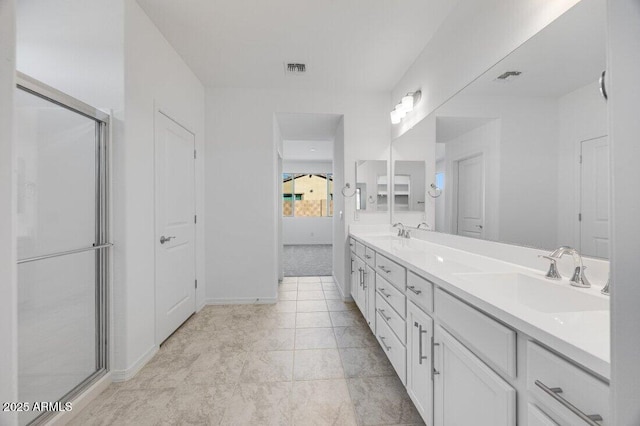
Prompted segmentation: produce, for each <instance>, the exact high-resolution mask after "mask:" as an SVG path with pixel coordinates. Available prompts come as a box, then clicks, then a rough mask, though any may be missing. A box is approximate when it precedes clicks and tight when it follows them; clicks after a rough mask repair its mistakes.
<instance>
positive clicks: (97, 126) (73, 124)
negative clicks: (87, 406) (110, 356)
mask: <svg viewBox="0 0 640 426" xmlns="http://www.w3.org/2000/svg"><path fill="white" fill-rule="evenodd" d="M15 117H16V123H15V124H16V126H15V127H16V140H17V147H16V148H17V153H18V156H17V157H18V159H17V169H18V200H17V201H18V202H17V206H18V212H17V213H18V215H17V217H18V223H17V228H18V242H17V245H18V360H19V364H18V368H19V375H18V394H19V399H20V401H22V402H28V403H30V404H33V403H35V402H49V403H53V402H57V401H62V402H66V401H69V400H70V399H71V398H73V396H74V395H75V394H77V393H78V392H80V391H81V390H82V389H83V388H84V387H86V386H88V385H90V384H91V383H92V382H93V381H94V380H96V379H97V378H99V377H100V376H102V375H103V374H104V373H105V372H106V368H107V356H106V355H107V352H106V340H105V338H106V324H107V322H106V278H107V277H106V271H107V268H106V265H107V255H108V250H107V248H108V247H109V244H108V243H107V241H108V239H107V238H106V237H107V214H106V213H107V202H106V201H107V156H106V148H107V145H106V137H105V136H106V128H107V127H106V126H107V116H106V115H104V114H102V113H100V112H99V111H96V110H94V109H91V108H90V107H88V106H86V105H84V104H81V103H80V102H78V101H76V100H74V99H72V98H70V97H68V96H66V95H64V94H61V93H59V92H57V91H55V90H53V89H50V88H48V87H46V86H44V85H42V84H40V83H37V82H35V81H33V80H31V79H29V78H28V77H25V76H21V78H20V79H19V84H18V89H17V92H16V109H15ZM52 414H55V413H52V412H38V411H31V412H25V413H22V414H21V417H20V424H29V423H37V422H39V421H42V420H44V419H45V418H46V417H48V416H50V415H52Z"/></svg>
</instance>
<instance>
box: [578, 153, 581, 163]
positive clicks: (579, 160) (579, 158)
mask: <svg viewBox="0 0 640 426" xmlns="http://www.w3.org/2000/svg"><path fill="white" fill-rule="evenodd" d="M578 162H579V163H580V164H582V155H580V156H579V157H578Z"/></svg>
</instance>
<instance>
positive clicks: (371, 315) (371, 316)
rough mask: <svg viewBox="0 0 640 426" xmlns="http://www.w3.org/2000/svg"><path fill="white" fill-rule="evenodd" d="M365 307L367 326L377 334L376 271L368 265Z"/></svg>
mask: <svg viewBox="0 0 640 426" xmlns="http://www.w3.org/2000/svg"><path fill="white" fill-rule="evenodd" d="M364 293H365V299H366V301H365V305H366V307H367V308H366V314H365V319H366V320H367V324H369V328H371V331H373V332H374V333H375V332H376V271H375V269H373V266H369V264H367V265H366V274H365V286H364Z"/></svg>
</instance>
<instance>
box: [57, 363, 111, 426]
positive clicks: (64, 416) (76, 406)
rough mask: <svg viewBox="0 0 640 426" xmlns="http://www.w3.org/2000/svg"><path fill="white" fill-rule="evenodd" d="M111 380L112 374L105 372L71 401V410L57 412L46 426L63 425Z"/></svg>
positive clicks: (104, 388) (102, 390) (74, 416)
mask: <svg viewBox="0 0 640 426" xmlns="http://www.w3.org/2000/svg"><path fill="white" fill-rule="evenodd" d="M112 381H113V378H112V374H111V373H107V374H105V375H104V376H103V377H101V378H100V379H99V380H98V381H97V382H95V383H94V384H93V385H91V387H90V388H89V389H87V390H86V391H84V392H83V393H82V394H81V395H78V396H77V397H76V398H75V399H74V400H73V401H72V402H73V410H71V411H65V412H62V413H59V414H57V415H56V416H55V417H53V418H51V420H49V421H48V422H47V423H45V425H46V426H64V425H66V424H68V423H69V422H70V421H71V420H73V419H74V418H76V417H77V416H78V415H79V414H80V413H81V412H82V410H83V409H85V408H86V407H87V405H89V404H90V403H91V402H92V401H93V400H94V399H96V398H97V397H98V396H99V395H100V394H101V393H102V392H104V391H105V390H106V389H107V388H108V387H109V385H111V383H112Z"/></svg>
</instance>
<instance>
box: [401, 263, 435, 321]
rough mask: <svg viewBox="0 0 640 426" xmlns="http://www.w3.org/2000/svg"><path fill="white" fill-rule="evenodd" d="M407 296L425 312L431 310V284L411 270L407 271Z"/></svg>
mask: <svg viewBox="0 0 640 426" xmlns="http://www.w3.org/2000/svg"><path fill="white" fill-rule="evenodd" d="M407 297H408V298H409V300H412V301H413V302H414V303H415V304H416V305H418V306H419V307H421V308H422V309H424V310H426V311H427V312H433V284H432V283H430V282H429V281H427V280H425V279H424V278H422V277H420V276H418V275H416V274H414V273H413V272H411V271H407Z"/></svg>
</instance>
